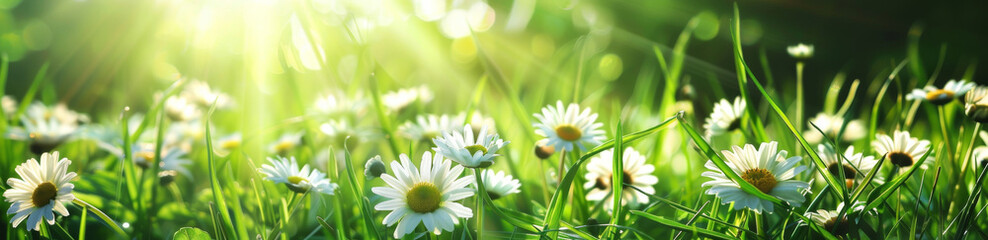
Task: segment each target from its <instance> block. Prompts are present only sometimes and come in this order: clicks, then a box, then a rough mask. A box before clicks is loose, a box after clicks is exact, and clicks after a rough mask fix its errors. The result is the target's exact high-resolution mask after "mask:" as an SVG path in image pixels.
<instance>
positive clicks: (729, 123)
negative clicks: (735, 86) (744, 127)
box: [703, 97, 746, 137]
mask: <svg viewBox="0 0 988 240" xmlns="http://www.w3.org/2000/svg"><path fill="white" fill-rule="evenodd" d="M745 104H746V103H745V102H744V101H742V100H741V97H735V98H734V103H733V104H732V103H731V102H728V101H727V99H721V100H720V102H717V103H716V104H714V111H713V113H710V117H708V118H707V122H706V123H704V124H703V128H706V129H707V137H711V136H717V135H721V134H724V133H727V132H730V131H734V130H736V129H739V128H741V116H743V115H744V110H745Z"/></svg>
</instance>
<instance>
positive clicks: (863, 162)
mask: <svg viewBox="0 0 988 240" xmlns="http://www.w3.org/2000/svg"><path fill="white" fill-rule="evenodd" d="M817 150H818V151H817V153H819V154H820V160H823V163H824V164H826V166H827V171H829V172H830V175H833V176H834V178H840V172H841V171H843V172H844V181H845V183H846V184H847V188H849V189H850V188H851V187H852V186H853V185H854V184H855V183H860V182H861V181H864V179H865V177H867V175H868V173H870V172H871V170H872V169H874V168H875V164H877V163H878V160H875V157H873V156H864V154H861V153H855V152H854V146H848V147H847V150H846V151H844V158H843V159H841V158H840V156H838V155H837V153H836V152H835V151H834V150H833V149H832V148H830V146H828V145H824V144H820V145H818V146H817ZM840 163H843V164H840ZM842 169H843V170H842ZM820 179H821V180H822V179H823V178H822V176H821V177H820Z"/></svg>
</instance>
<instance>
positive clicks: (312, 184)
mask: <svg viewBox="0 0 988 240" xmlns="http://www.w3.org/2000/svg"><path fill="white" fill-rule="evenodd" d="M277 158H278V159H272V158H270V157H269V158H268V162H271V165H268V164H264V165H262V166H261V168H260V169H257V170H258V171H260V172H261V173H264V174H265V175H268V176H267V177H266V178H264V179H266V180H268V181H272V182H274V183H284V184H285V186H287V187H288V189H290V190H292V191H294V192H296V193H305V192H307V191H313V192H318V193H323V194H329V195H333V192H334V191H336V187H337V185H336V184H335V183H332V182H330V181H329V178H326V174H325V173H322V172H320V171H319V170H317V169H314V168H310V167H309V165H308V164H306V165H303V166H302V169H301V170H299V168H298V162H296V161H295V157H291V158H285V157H282V156H278V157H277Z"/></svg>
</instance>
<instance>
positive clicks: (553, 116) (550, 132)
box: [533, 101, 604, 151]
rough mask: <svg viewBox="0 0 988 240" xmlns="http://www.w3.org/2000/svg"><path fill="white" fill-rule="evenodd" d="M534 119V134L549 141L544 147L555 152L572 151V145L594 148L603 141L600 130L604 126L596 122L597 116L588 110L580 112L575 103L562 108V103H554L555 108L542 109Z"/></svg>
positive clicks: (602, 131) (581, 148) (550, 106)
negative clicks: (550, 148)
mask: <svg viewBox="0 0 988 240" xmlns="http://www.w3.org/2000/svg"><path fill="white" fill-rule="evenodd" d="M535 118H537V119H538V120H539V122H538V123H535V124H533V125H534V126H535V133H536V134H538V135H540V136H543V137H545V138H546V139H549V141H548V142H547V143H546V145H550V146H553V147H555V148H556V151H561V150H566V151H572V150H573V146H574V145H575V146H576V147H579V148H580V150H586V149H587V148H586V147H584V146H583V145H584V144H590V145H592V146H596V145H599V144H600V142H601V140H604V130H600V127H602V126H604V124H602V123H598V122H597V114H596V113H591V112H590V108H584V109H583V111H582V112H581V111H580V106H579V105H577V104H576V103H570V104H569V106H567V107H566V108H563V101H556V106H552V105H549V106H546V107H544V108H542V113H541V114H539V113H536V114H535Z"/></svg>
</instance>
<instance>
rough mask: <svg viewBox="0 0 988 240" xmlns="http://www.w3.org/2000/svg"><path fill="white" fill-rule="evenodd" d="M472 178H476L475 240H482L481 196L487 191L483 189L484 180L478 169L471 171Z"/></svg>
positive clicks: (482, 213) (482, 215)
mask: <svg viewBox="0 0 988 240" xmlns="http://www.w3.org/2000/svg"><path fill="white" fill-rule="evenodd" d="M473 176H474V177H476V178H477V200H476V201H477V214H476V216H474V217H476V218H477V240H483V239H484V200H483V197H484V196H482V195H480V194H487V189H485V188H484V178H483V177H481V176H480V169H477V168H474V169H473Z"/></svg>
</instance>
